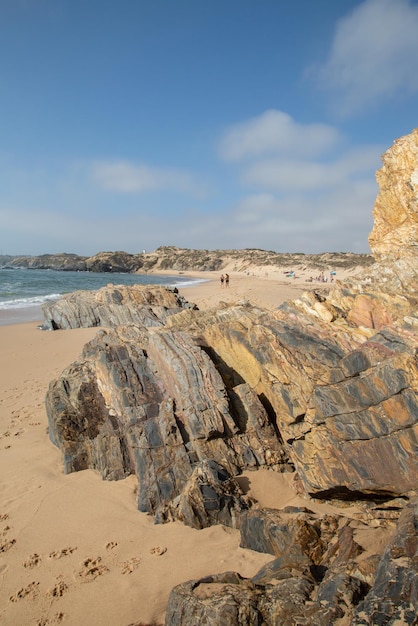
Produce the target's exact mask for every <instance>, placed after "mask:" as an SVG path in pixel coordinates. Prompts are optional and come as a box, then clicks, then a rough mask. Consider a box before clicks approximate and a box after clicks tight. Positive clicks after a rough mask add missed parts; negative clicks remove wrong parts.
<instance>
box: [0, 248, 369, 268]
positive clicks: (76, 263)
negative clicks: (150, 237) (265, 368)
mask: <svg viewBox="0 0 418 626" xmlns="http://www.w3.org/2000/svg"><path fill="white" fill-rule="evenodd" d="M373 263H374V258H373V256H372V255H371V254H355V253H352V252H323V253H320V254H303V253H300V252H297V253H280V252H272V251H268V250H258V249H249V248H247V249H244V250H212V251H210V250H192V249H187V248H177V247H175V246H161V247H159V248H157V249H156V250H155V251H154V252H143V253H138V254H130V253H128V252H122V251H118V252H99V253H98V254H95V255H94V256H91V257H84V256H79V255H77V254H70V253H60V254H42V255H40V256H10V255H7V256H3V255H0V266H3V267H8V268H12V269H13V268H26V269H38V270H57V271H75V272H103V273H136V272H139V273H147V272H154V273H158V271H170V270H172V271H183V272H187V271H208V272H210V271H212V272H213V271H222V270H224V269H225V268H226V267H229V268H231V267H232V268H233V269H234V270H235V271H248V269H249V268H252V267H266V266H269V267H291V268H294V269H296V270H300V269H312V270H319V271H321V270H324V271H325V270H326V269H327V268H329V267H331V266H332V267H334V268H338V269H342V268H344V269H348V268H352V267H364V268H365V267H369V266H371V265H372V264H373Z"/></svg>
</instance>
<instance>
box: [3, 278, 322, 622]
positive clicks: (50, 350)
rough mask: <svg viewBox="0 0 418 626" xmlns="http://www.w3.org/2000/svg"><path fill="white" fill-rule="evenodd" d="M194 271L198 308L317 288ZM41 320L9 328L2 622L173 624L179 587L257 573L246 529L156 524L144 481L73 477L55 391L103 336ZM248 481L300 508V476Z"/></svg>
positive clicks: (265, 495) (277, 502)
mask: <svg viewBox="0 0 418 626" xmlns="http://www.w3.org/2000/svg"><path fill="white" fill-rule="evenodd" d="M188 275H193V276H194V277H196V278H202V279H204V280H205V282H201V283H199V284H198V285H196V286H193V287H187V288H184V289H180V293H181V294H182V295H184V296H185V297H186V299H188V300H190V301H193V302H195V303H196V304H197V305H198V306H199V308H208V307H211V306H216V305H217V304H218V303H219V302H221V301H225V302H233V301H243V300H249V301H251V302H252V303H253V304H256V305H258V306H265V307H266V308H272V307H275V306H278V304H280V303H281V302H283V301H284V300H288V299H294V298H296V297H297V296H298V295H299V294H300V293H301V292H302V291H304V290H305V289H306V288H315V287H318V284H317V283H306V282H305V280H304V279H302V280H301V279H290V278H289V279H286V278H283V277H279V278H278V277H275V276H271V275H269V276H266V275H264V276H261V275H260V276H254V275H242V274H241V275H238V273H237V274H234V273H232V272H231V279H230V285H229V287H228V288H225V287H223V288H222V287H221V285H220V281H219V273H216V274H211V275H208V273H207V272H206V273H204V275H203V276H202V275H200V274H196V273H193V274H188ZM321 286H323V285H321ZM41 322H42V320H41V319H39V320H38V323H41ZM38 323H37V322H35V321H33V322H32V321H31V322H26V323H15V324H12V325H11V324H7V320H6V323H5V322H4V320H3V324H2V325H0V341H1V346H2V348H1V352H0V371H1V377H0V490H1V491H0V493H1V496H0V503H1V504H0V540H1V541H0V546H1V550H0V551H1V561H0V579H1V585H0V623H1V624H2V625H4V626H12V625H13V626H16V625H17V624H19V625H20V626H25V625H32V624H36V625H38V626H41V625H42V626H45V625H47V624H48V625H50V624H60V623H62V624H65V625H66V626H76V625H77V626H80V625H83V624H89V625H98V626H99V625H100V626H107V625H109V626H128V625H133V624H135V625H139V624H163V623H164V614H165V606H166V602H167V598H168V595H169V593H170V590H171V589H172V588H173V587H174V586H175V585H176V584H178V583H180V582H183V581H185V580H189V579H192V578H198V577H201V576H205V575H209V574H214V573H217V572H224V571H227V570H234V571H238V572H239V573H240V574H241V575H243V576H252V575H253V574H255V573H256V572H257V570H258V569H259V568H260V567H261V566H262V565H263V564H264V563H267V562H268V561H270V560H271V559H272V557H271V555H267V554H259V553H257V552H253V551H250V550H244V549H241V548H240V547H239V540H240V539H239V531H237V530H232V529H227V528H224V527H221V526H216V527H212V528H209V529H205V530H202V531H197V530H194V529H191V528H188V527H185V526H183V525H182V524H180V523H169V524H165V525H155V524H154V521H153V519H152V518H151V517H149V516H147V515H145V514H143V513H139V512H138V510H137V508H136V478H135V477H134V476H131V477H129V478H128V479H126V480H123V481H119V482H105V481H102V480H101V478H100V476H99V475H98V474H96V473H95V472H93V471H90V470H87V471H83V472H78V473H74V474H70V475H65V474H64V473H63V468H62V460H61V453H60V451H59V450H58V449H57V448H55V447H54V446H53V445H52V444H51V442H50V440H49V438H48V431H47V417H46V412H45V407H44V398H45V393H46V390H47V388H48V384H49V382H50V381H51V380H53V379H54V378H55V377H57V376H58V375H59V374H60V373H61V371H62V370H63V369H64V367H66V366H67V365H69V364H70V363H71V362H73V361H74V360H76V359H77V357H78V356H79V355H80V353H81V350H82V347H83V345H84V344H85V343H86V342H87V341H88V340H89V339H91V338H92V337H93V336H94V335H95V333H96V329H77V330H68V331H57V332H46V331H41V330H39V329H38ZM246 477H247V478H248V481H247V482H249V486H250V495H253V496H254V497H255V498H256V499H257V500H258V501H259V502H260V504H261V505H262V506H269V507H277V508H281V507H282V506H284V505H287V504H290V503H296V502H300V501H301V499H300V498H299V497H297V496H296V495H295V493H294V491H293V489H292V485H291V477H290V476H289V475H278V474H275V473H274V472H269V471H260V472H257V473H249V474H246ZM309 506H310V507H311V508H312V503H310V504H309ZM324 506H325V505H324Z"/></svg>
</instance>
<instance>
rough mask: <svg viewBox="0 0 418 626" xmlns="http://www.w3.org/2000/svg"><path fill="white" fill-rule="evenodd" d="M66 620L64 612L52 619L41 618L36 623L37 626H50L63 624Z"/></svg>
mask: <svg viewBox="0 0 418 626" xmlns="http://www.w3.org/2000/svg"><path fill="white" fill-rule="evenodd" d="M64 618H65V613H62V611H60V612H59V613H56V614H55V615H54V616H53V617H51V618H48V617H41V618H40V619H38V621H37V622H36V626H48V624H61V622H62V621H63V620H64Z"/></svg>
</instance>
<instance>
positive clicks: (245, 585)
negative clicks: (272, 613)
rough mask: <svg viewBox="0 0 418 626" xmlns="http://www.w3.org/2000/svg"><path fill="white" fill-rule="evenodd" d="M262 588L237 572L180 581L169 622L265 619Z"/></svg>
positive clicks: (216, 624) (185, 625)
mask: <svg viewBox="0 0 418 626" xmlns="http://www.w3.org/2000/svg"><path fill="white" fill-rule="evenodd" d="M259 595H260V592H259V591H258V590H257V589H256V588H255V586H254V585H253V584H252V583H251V582H250V581H248V580H246V579H244V578H242V577H241V576H240V575H239V574H237V573H235V572H226V573H225V574H219V575H214V576H208V577H207V578H202V579H200V580H197V581H194V580H192V581H190V582H187V583H183V584H181V585H178V586H177V587H175V588H174V589H173V591H172V592H171V594H170V597H169V600H168V605H167V612H166V618H165V624H166V626H180V625H181V626H195V625H196V624H211V626H238V625H239V626H254V624H260V623H262V615H261V613H260V611H259V610H258V608H257V600H258V596H259Z"/></svg>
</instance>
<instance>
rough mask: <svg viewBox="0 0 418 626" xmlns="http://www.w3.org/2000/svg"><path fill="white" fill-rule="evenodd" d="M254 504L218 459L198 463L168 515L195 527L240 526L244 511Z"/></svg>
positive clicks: (169, 509) (169, 508) (166, 515)
mask: <svg viewBox="0 0 418 626" xmlns="http://www.w3.org/2000/svg"><path fill="white" fill-rule="evenodd" d="M251 505H252V502H251V500H249V499H248V498H246V496H243V494H242V491H241V489H240V487H239V485H238V483H237V482H236V480H235V479H234V478H233V477H232V476H231V475H230V474H229V472H228V471H227V470H226V469H225V468H224V467H222V466H221V465H219V463H216V462H215V461H207V460H205V461H201V462H200V463H199V464H197V465H196V466H195V467H194V469H193V473H192V475H191V476H190V478H189V480H188V481H187V483H186V484H185V486H184V488H183V490H182V492H181V494H180V495H179V496H178V497H177V498H176V499H175V500H174V501H173V502H172V504H171V505H170V506H169V507H168V513H166V514H165V517H168V515H169V516H170V517H171V518H172V519H178V520H180V521H181V522H184V523H185V524H186V525H187V526H191V527H193V528H207V527H208V526H213V525H214V524H223V525H224V526H231V527H232V528H239V526H240V523H241V514H242V512H243V511H246V510H247V509H248V508H249V507H250V506H251Z"/></svg>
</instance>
